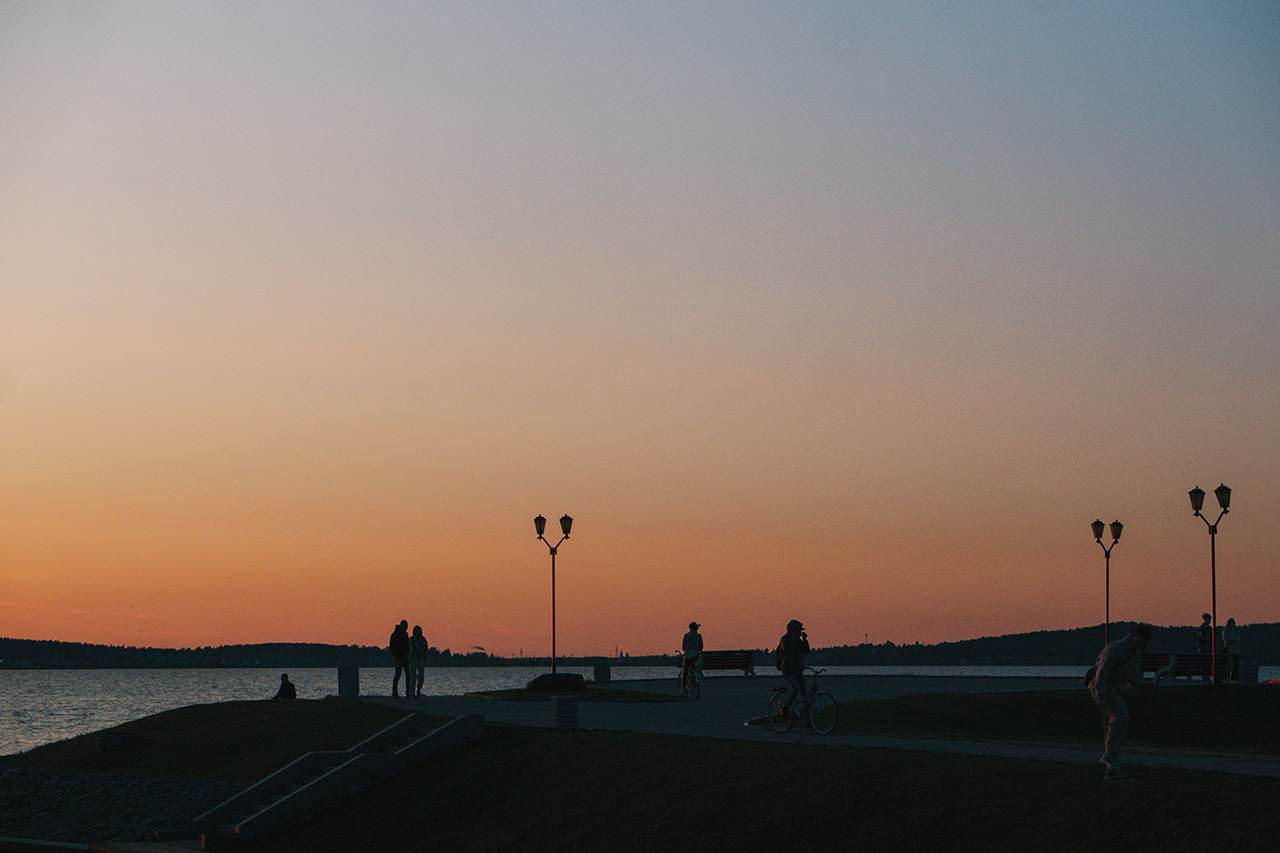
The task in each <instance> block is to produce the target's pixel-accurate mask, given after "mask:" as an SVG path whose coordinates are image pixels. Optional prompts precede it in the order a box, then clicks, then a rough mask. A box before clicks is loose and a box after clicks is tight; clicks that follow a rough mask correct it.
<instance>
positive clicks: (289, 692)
mask: <svg viewBox="0 0 1280 853" xmlns="http://www.w3.org/2000/svg"><path fill="white" fill-rule="evenodd" d="M271 698H272V699H297V698H298V691H297V690H296V689H295V688H294V686H293V682H292V681H290V680H289V673H287V672H282V673H280V689H279V690H277V691H276V695H275V696H272V697H271Z"/></svg>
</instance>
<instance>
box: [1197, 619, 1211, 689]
mask: <svg viewBox="0 0 1280 853" xmlns="http://www.w3.org/2000/svg"><path fill="white" fill-rule="evenodd" d="M1200 618H1201V619H1203V620H1204V621H1203V622H1201V623H1200V630H1199V631H1198V632H1197V633H1196V651H1197V652H1202V653H1204V654H1206V655H1207V654H1209V653H1210V652H1212V651H1213V622H1212V621H1211V620H1212V619H1213V617H1212V616H1210V615H1209V614H1208V613H1204V614H1201V616H1200ZM1203 681H1204V682H1205V683H1208V681H1209V676H1207V675H1206V676H1205V677H1204V678H1203Z"/></svg>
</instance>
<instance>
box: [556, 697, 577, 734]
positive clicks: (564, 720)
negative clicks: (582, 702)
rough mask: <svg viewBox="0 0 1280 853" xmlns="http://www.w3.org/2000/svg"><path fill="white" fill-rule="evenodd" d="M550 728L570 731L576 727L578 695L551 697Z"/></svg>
mask: <svg viewBox="0 0 1280 853" xmlns="http://www.w3.org/2000/svg"><path fill="white" fill-rule="evenodd" d="M551 728H553V729H557V730H559V731H565V732H572V731H576V730H577V728H578V697H577V696H552V697H551Z"/></svg>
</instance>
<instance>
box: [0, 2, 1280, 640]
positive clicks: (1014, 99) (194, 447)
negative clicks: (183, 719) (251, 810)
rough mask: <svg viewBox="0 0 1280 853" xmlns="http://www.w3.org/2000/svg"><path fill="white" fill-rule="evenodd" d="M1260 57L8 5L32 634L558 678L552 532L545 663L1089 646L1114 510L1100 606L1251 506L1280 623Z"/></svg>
mask: <svg viewBox="0 0 1280 853" xmlns="http://www.w3.org/2000/svg"><path fill="white" fill-rule="evenodd" d="M1277 44H1280V7H1277V6H1276V5H1274V4H1268V3H1233V2H1220V3H1177V2H1168V3H1113V2H1099V3H1071V4H1057V3H1049V2H1044V3H1040V2H1006V3H982V4H963V5H961V6H957V4H952V3H944V2H937V3H922V4H915V3H897V2H892V3H888V2H886V3H843V2H842V3H803V4H802V3H772V2H771V3H763V2H717V3H683V2H671V3H647V2H645V3H627V4H617V3H611V2H602V3H559V2H556V3H532V4H531V3H455V2H441V3H410V4H388V3H372V4H369V3H360V4H355V3H350V4H330V3H310V2H308V3H276V2H271V3H258V2H217V3H214V2H209V3H180V4H173V3H118V4H117V3H70V2H67V3H60V2H33V3H25V2H8V3H4V4H3V5H0V636H7V637H22V638H33V639H57V640H69V641H78V642H90V643H110V644H124V645H150V646H199V645H220V644H228V643H254V642H280V641H300V642H303V641H305V642H328V643H343V644H347V643H354V644H361V645H374V644H385V642H386V639H387V635H388V634H389V633H390V630H391V627H392V625H393V623H394V622H396V621H399V620H400V619H401V618H407V619H408V620H409V622H410V624H415V623H417V624H421V625H422V626H423V628H424V629H425V631H426V634H427V636H428V638H429V640H430V641H431V643H432V645H436V646H440V647H443V648H451V649H453V650H454V651H455V652H460V651H467V650H470V649H471V648H472V647H476V646H478V647H483V648H486V649H487V650H489V651H490V652H495V653H498V654H503V655H514V654H517V653H519V652H521V651H523V652H524V653H525V654H548V653H549V651H550V635H551V631H550V628H551V571H550V569H551V560H550V557H549V555H548V549H547V546H546V545H544V544H543V543H541V542H538V541H537V540H536V538H535V534H534V526H533V518H534V516H535V515H538V514H539V513H541V514H542V515H544V516H546V517H547V518H548V519H549V524H548V529H549V530H556V529H558V524H557V521H556V520H557V519H558V518H559V517H560V516H561V515H563V514H565V513H568V514H569V515H571V516H573V518H574V519H575V521H574V527H573V534H572V538H571V539H570V540H569V541H568V542H565V543H564V544H563V546H562V547H561V549H560V551H559V556H558V557H557V562H556V599H557V601H556V625H557V650H558V651H559V652H560V653H561V654H612V653H613V652H614V651H615V650H616V649H622V650H627V651H630V652H631V653H633V654H643V653H657V652H670V651H673V650H674V649H676V648H678V646H679V642H680V637H681V635H682V634H683V633H684V631H685V629H686V624H687V623H688V622H689V621H690V620H691V619H696V620H697V621H699V622H701V623H703V634H704V635H705V636H706V642H707V645H708V647H709V648H739V647H765V646H771V645H772V644H773V643H775V642H776V641H777V638H778V636H779V635H780V634H781V633H782V631H783V629H784V626H785V623H786V622H787V620H788V619H792V618H799V619H802V620H803V621H804V622H805V624H806V625H807V626H808V628H809V633H810V637H811V640H812V641H813V642H814V643H815V644H816V645H820V646H826V645H835V644H844V643H860V642H863V641H864V639H869V640H870V641H871V642H877V643H881V642H885V641H886V640H892V641H893V642H895V643H911V642H916V641H919V642H926V643H932V642H939V641H945V640H960V639H968V638H971V637H980V636H988V635H998V634H1010V633H1018V632H1023V631H1032V630H1040V629H1056V628H1072V627H1077V626H1082V625H1096V624H1098V623H1100V622H1101V621H1102V617H1103V606H1104V576H1103V556H1102V550H1101V549H1100V548H1099V547H1098V545H1097V544H1096V543H1095V542H1094V540H1093V537H1092V534H1091V533H1090V531H1089V523H1090V522H1092V521H1093V520H1094V519H1095V518H1098V517H1101V519H1102V520H1103V521H1105V522H1110V521H1112V520H1113V519H1117V518H1118V519H1119V520H1121V521H1122V522H1123V523H1124V524H1125V531H1124V535H1123V537H1122V539H1121V541H1120V543H1119V544H1118V545H1117V546H1116V549H1115V551H1114V552H1113V554H1112V559H1111V590H1110V592H1111V614H1112V617H1113V619H1115V620H1124V619H1144V620H1147V621H1152V622H1154V623H1156V624H1157V625H1169V624H1179V625H1190V624H1193V623H1197V622H1198V621H1199V614H1200V613H1201V612H1202V611H1205V610H1208V609H1209V607H1210V568H1209V536H1208V535H1207V533H1206V527H1205V525H1204V523H1203V522H1201V521H1200V520H1199V519H1196V518H1194V517H1193V516H1192V514H1191V509H1190V503H1189V501H1188V499H1187V492H1188V490H1189V489H1191V488H1192V487H1193V486H1197V485H1198V486H1200V487H1201V488H1203V489H1205V490H1206V491H1210V492H1211V491H1212V489H1214V488H1215V487H1216V486H1218V484H1219V483H1226V484H1227V485H1229V486H1231V487H1232V489H1233V500H1232V510H1231V513H1230V514H1229V515H1228V516H1227V517H1226V518H1225V519H1223V521H1222V524H1221V528H1220V533H1219V535H1218V537H1217V556H1218V561H1217V563H1218V565H1217V580H1218V582H1217V612H1218V621H1219V622H1220V623H1223V622H1225V621H1226V619H1227V617H1228V616H1233V617H1235V618H1236V620H1237V621H1238V622H1241V623H1251V622H1274V621H1280V592H1278V590H1277V578H1278V577H1280V571H1278V569H1280V523H1277V521H1278V519H1280V453H1278V452H1277V451H1278V449H1280V341H1278V337H1280V336H1278V335H1277V328H1280V295H1278V287H1277V285H1278V282H1280V51H1278V50H1277V49H1276V46H1277ZM1207 505H1208V506H1209V507H1213V509H1214V512H1213V514H1212V515H1211V516H1210V520H1212V519H1213V518H1215V517H1216V515H1217V512H1216V506H1215V503H1214V500H1213V497H1212V495H1210V496H1209V498H1208V500H1207ZM556 538H557V539H558V538H559V537H558V535H557V536H556ZM1107 541H1108V542H1109V537H1108V540H1107ZM553 542H554V540H553Z"/></svg>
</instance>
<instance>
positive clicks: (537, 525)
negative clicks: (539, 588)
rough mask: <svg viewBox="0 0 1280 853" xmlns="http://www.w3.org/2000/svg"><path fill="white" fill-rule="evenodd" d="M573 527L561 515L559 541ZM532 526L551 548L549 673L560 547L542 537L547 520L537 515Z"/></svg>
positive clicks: (553, 664) (553, 662) (553, 666)
mask: <svg viewBox="0 0 1280 853" xmlns="http://www.w3.org/2000/svg"><path fill="white" fill-rule="evenodd" d="M571 527H573V519H572V518H570V517H569V516H568V515H564V516H561V518H560V530H561V532H562V533H564V535H563V536H561V537H560V542H563V541H564V540H566V539H568V538H569V528H571ZM533 528H534V530H537V531H538V538H539V539H542V541H543V542H546V543H547V547H548V548H550V549H551V674H552V675H555V672H556V549H557V548H559V547H560V542H557V543H556V544H554V545H552V544H551V543H550V542H547V540H546V539H543V537H542V534H543V532H544V531H545V530H546V529H547V520H546V519H545V518H543V517H542V516H541V515H539V516H538V517H537V518H535V519H534V520H533Z"/></svg>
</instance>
